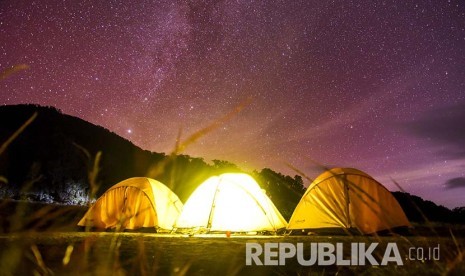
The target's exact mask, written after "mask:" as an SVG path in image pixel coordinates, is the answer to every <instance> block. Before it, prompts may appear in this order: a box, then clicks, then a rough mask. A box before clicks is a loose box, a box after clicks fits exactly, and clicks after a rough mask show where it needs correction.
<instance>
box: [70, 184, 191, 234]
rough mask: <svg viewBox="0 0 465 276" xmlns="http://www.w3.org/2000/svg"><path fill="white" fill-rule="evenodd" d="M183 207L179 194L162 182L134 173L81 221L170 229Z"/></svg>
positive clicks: (95, 224)
mask: <svg viewBox="0 0 465 276" xmlns="http://www.w3.org/2000/svg"><path fill="white" fill-rule="evenodd" d="M182 207H183V206H182V202H181V201H180V200H179V198H178V196H177V195H175V194H174V193H173V192H172V191H171V190H170V189H169V188H168V187H166V186H165V185H163V184H162V183H160V182H158V181H156V180H154V179H150V178H146V177H134V178H129V179H126V180H124V181H121V182H119V183H118V184H116V185H114V186H113V187H111V188H110V189H108V190H107V191H106V192H105V193H104V194H103V195H102V196H101V197H100V198H99V199H98V200H97V201H96V202H95V204H94V205H93V206H92V207H90V209H89V210H88V211H87V213H86V214H85V215H84V217H83V218H82V219H81V220H80V221H79V223H78V225H79V226H92V227H96V228H116V229H118V230H124V229H138V228H141V227H155V228H157V229H164V230H171V229H172V228H173V225H174V222H175V221H176V219H177V218H178V216H179V214H180V212H181V210H182Z"/></svg>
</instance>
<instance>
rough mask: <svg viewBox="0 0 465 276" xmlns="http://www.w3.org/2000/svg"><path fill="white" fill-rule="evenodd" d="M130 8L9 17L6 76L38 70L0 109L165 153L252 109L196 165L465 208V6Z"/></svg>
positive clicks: (204, 4) (18, 79) (1, 13)
mask: <svg viewBox="0 0 465 276" xmlns="http://www.w3.org/2000/svg"><path fill="white" fill-rule="evenodd" d="M130 2H131V3H129V1H65V0H62V1H58V0H50V1H18V0H15V1H13V0H3V1H1V2H0V68H1V69H5V68H8V67H11V66H13V65H16V64H27V65H29V66H30V68H29V69H28V70H24V71H21V72H17V73H15V74H14V75H12V76H10V77H9V78H7V79H5V80H3V81H1V82H0V89H1V95H0V104H18V103H36V104H41V105H52V106H55V107H57V108H59V109H61V110H62V111H63V112H64V113H67V114H71V115H74V116H78V117H80V118H83V119H85V120H87V121H89V122H92V123H94V124H98V125H102V126H104V127H106V128H108V129H110V130H111V131H114V132H116V133H117V134H119V135H121V136H123V137H125V138H127V139H129V140H131V141H132V142H134V143H135V144H136V145H138V146H140V147H142V148H144V149H148V150H152V151H157V152H170V151H171V150H172V149H173V147H174V144H175V140H176V137H177V135H178V133H179V131H180V129H182V133H183V136H182V137H184V138H186V137H188V136H189V135H190V134H192V133H194V132H195V131H197V130H200V129H202V128H204V127H206V126H208V125H210V124H211V123H212V122H214V121H215V120H217V119H218V118H221V117H222V116H224V115H225V114H228V112H230V111H231V110H233V109H234V108H235V107H237V106H238V105H239V104H240V103H242V102H244V100H246V99H250V103H249V104H248V105H247V106H245V108H244V109H243V110H242V111H241V112H240V113H238V114H237V115H235V116H234V117H233V118H231V120H229V121H228V122H225V123H224V124H222V125H221V126H220V127H219V128H217V129H216V130H214V131H213V132H211V133H209V134H208V135H206V136H205V137H202V139H200V140H199V141H197V142H196V143H195V144H194V145H191V146H190V147H188V148H187V149H186V151H185V153H186V154H190V155H193V156H198V157H202V158H205V160H206V161H209V160H212V159H223V160H228V161H231V162H234V163H237V164H238V165H239V166H240V167H242V168H244V169H246V170H254V169H256V170H260V169H262V168H264V167H269V168H272V169H273V170H276V171H281V172H283V173H286V174H295V172H294V171H293V170H291V169H290V168H289V167H288V166H287V165H286V163H289V164H292V165H293V166H295V167H297V168H299V170H301V171H302V172H304V173H305V174H307V175H308V176H309V177H311V178H314V177H316V176H317V175H318V173H319V172H321V170H319V169H317V168H316V167H317V166H316V165H315V162H316V163H317V164H321V165H324V166H331V167H332V166H344V167H355V168H358V169H361V170H364V171H366V172H367V173H369V174H371V175H373V176H374V177H375V178H377V179H378V180H380V181H381V182H382V183H383V184H385V185H386V186H387V187H388V188H389V189H396V187H395V185H394V184H393V181H392V180H391V178H392V179H394V180H395V181H397V182H398V183H399V184H400V185H401V186H402V187H403V188H404V189H405V190H406V191H408V192H410V193H414V194H417V195H420V196H422V197H424V198H427V199H430V200H433V201H435V202H437V203H440V204H444V205H446V206H448V207H456V206H463V205H465V196H464V192H465V154H463V153H464V152H465V151H464V149H465V131H464V130H463V129H464V121H465V120H464V118H465V116H464V115H465V114H464V112H463V110H465V4H464V3H463V2H461V1H130ZM442 114H444V116H442ZM438 133H442V135H438ZM451 183H453V185H451Z"/></svg>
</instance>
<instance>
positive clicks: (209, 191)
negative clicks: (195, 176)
mask: <svg viewBox="0 0 465 276" xmlns="http://www.w3.org/2000/svg"><path fill="white" fill-rule="evenodd" d="M285 226H286V222H285V220H284V219H283V218H282V216H281V214H279V211H278V210H277V209H276V207H275V206H274V205H273V203H272V202H271V200H270V199H269V198H268V197H267V196H266V195H265V194H264V193H263V191H262V190H261V189H260V187H259V186H258V184H257V183H256V182H255V180H254V179H253V178H252V177H250V176H249V175H246V174H239V173H229V174H223V175H221V176H215V177H211V178H209V179H207V180H206V181H205V182H204V183H203V184H202V185H200V186H199V187H198V188H197V189H196V190H195V191H194V193H193V194H192V195H191V196H190V198H189V199H188V200H187V202H186V204H185V205H184V210H183V212H182V213H181V215H180V217H179V219H178V222H177V227H178V228H196V227H199V228H207V229H209V230H210V231H236V232H247V231H265V230H268V231H274V230H276V229H278V228H282V227H285Z"/></svg>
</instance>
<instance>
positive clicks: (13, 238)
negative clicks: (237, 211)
mask: <svg viewBox="0 0 465 276" xmlns="http://www.w3.org/2000/svg"><path fill="white" fill-rule="evenodd" d="M277 242H281V243H282V242H286V243H292V244H297V243H303V244H304V245H305V246H309V245H310V243H312V242H319V243H331V244H336V243H344V245H347V248H350V245H349V244H350V243H353V242H362V243H366V244H371V243H374V242H377V243H380V245H379V246H380V248H382V247H383V246H385V244H387V243H388V242H394V243H396V244H397V246H398V248H399V252H400V253H401V256H402V258H403V265H395V264H390V265H388V266H371V265H365V266H336V265H330V266H318V265H313V266H309V267H305V266H302V265H300V264H299V263H298V262H297V260H296V258H291V259H287V260H286V265H285V266H257V265H255V264H253V265H251V266H246V262H245V258H246V253H245V251H246V249H245V248H246V243H258V244H264V243H277ZM457 242H458V243H460V244H461V245H464V244H465V243H464V242H465V240H464V238H459V239H458V240H457ZM437 246H439V248H440V255H439V256H437V257H439V260H409V253H408V252H409V248H411V247H415V248H420V247H421V248H423V249H424V252H425V255H424V257H423V258H424V259H427V258H428V254H427V253H426V252H427V251H428V248H433V247H437ZM0 248H1V249H0V252H1V255H0V256H1V267H2V273H1V274H6V275H8V274H15V275H29V274H36V275H52V274H55V275H89V274H95V275H156V274H158V275H324V274H329V275H332V274H336V273H338V274H341V275H356V274H357V275H358V274H367V275H371V274H376V275H386V274H388V275H391V274H401V275H414V274H418V275H441V274H443V275H444V274H451V275H464V274H463V273H464V272H465V270H464V266H465V265H464V263H463V259H462V257H460V253H459V252H458V251H457V250H458V249H457V245H456V244H455V242H454V241H453V239H451V238H449V237H435V238H431V237H408V238H407V237H366V236H357V237H356V236H352V237H350V236H273V237H269V236H268V237H266V236H250V237H231V238H227V237H226V236H225V235H222V236H221V235H220V236H215V237H208V236H205V235H204V236H201V237H195V236H194V237H187V236H173V235H163V234H152V233H108V232H103V233H91V232H35V233H21V234H18V233H17V234H4V235H2V236H0ZM308 248H309V247H308ZM308 248H307V249H306V251H304V254H306V255H308V254H309V249H308ZM383 252H384V251H382V250H381V251H380V254H378V251H376V252H375V253H374V254H373V256H374V257H375V258H376V259H378V258H379V257H381V256H380V255H382V253H383ZM344 255H347V252H345V254H344ZM410 257H415V256H414V255H413V256H410ZM261 258H263V256H262V257H261Z"/></svg>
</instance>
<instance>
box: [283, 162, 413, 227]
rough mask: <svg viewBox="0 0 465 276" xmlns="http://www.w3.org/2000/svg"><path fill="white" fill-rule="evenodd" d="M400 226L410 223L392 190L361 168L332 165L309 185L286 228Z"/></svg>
mask: <svg viewBox="0 0 465 276" xmlns="http://www.w3.org/2000/svg"><path fill="white" fill-rule="evenodd" d="M400 226H411V225H410V223H409V221H408V219H407V217H406V215H405V213H404V211H403V210H402V208H401V207H400V205H399V203H398V202H397V200H396V199H395V198H394V196H393V195H392V194H391V192H389V191H388V190H387V189H386V188H385V187H384V186H383V185H382V184H380V183H379V182H377V181H376V180H375V179H374V178H372V177H371V176H370V175H368V174H366V173H364V172H362V171H359V170H357V169H351V168H335V169H331V170H329V171H326V172H324V173H322V174H321V175H320V176H319V177H317V178H316V179H315V181H313V182H312V184H311V185H310V186H309V187H308V189H307V191H306V192H305V194H304V195H303V196H302V199H301V200H300V202H299V204H298V205H297V207H296V208H295V210H294V213H293V214H292V217H291V219H290V221H289V225H288V229H289V230H294V229H313V228H327V227H343V228H357V229H359V230H360V231H361V232H362V233H365V234H369V233H375V232H378V231H382V230H388V229H392V228H395V227H400Z"/></svg>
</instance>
